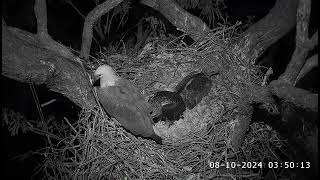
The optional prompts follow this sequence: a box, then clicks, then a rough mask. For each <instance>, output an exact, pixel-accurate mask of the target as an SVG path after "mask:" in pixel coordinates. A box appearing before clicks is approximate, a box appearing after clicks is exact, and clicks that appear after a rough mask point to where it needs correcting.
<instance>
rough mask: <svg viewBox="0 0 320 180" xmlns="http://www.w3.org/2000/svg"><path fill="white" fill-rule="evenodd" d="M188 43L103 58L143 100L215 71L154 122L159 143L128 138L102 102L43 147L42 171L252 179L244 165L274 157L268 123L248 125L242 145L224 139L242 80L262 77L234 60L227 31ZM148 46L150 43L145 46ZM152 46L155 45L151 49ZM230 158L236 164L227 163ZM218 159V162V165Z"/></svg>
mask: <svg viewBox="0 0 320 180" xmlns="http://www.w3.org/2000/svg"><path fill="white" fill-rule="evenodd" d="M213 33H214V34H215V36H214V37H216V38H215V39H213V38H212V37H211V38H208V39H206V40H202V41H201V43H195V44H194V45H192V46H191V47H179V46H178V47H179V48H171V49H169V48H166V47H162V48H157V52H154V51H153V52H152V53H149V52H150V51H149V50H150V49H149V50H148V49H147V50H146V49H144V50H143V51H142V52H141V53H140V54H139V55H138V56H136V58H129V57H127V56H121V55H118V56H112V57H111V56H109V58H107V59H106V58H104V59H103V62H101V61H100V62H99V63H107V64H109V65H110V66H112V67H113V68H114V69H116V71H117V73H118V74H119V75H120V76H122V77H123V78H126V79H129V80H131V81H132V82H133V83H134V84H135V85H136V86H137V87H139V88H140V89H141V90H142V91H141V92H142V94H143V95H144V97H145V98H146V100H147V99H148V98H149V97H150V95H151V94H152V93H154V92H156V91H159V90H173V89H174V87H175V86H176V85H177V83H178V82H179V81H180V80H181V79H182V78H183V77H185V76H186V75H188V74H189V73H190V72H192V71H199V72H200V71H212V70H214V71H217V72H220V74H221V75H219V76H215V77H213V79H212V80H213V84H214V85H213V87H212V89H211V92H210V93H209V95H208V96H207V97H205V98H204V99H203V100H202V101H201V102H200V103H199V104H198V105H197V106H196V107H195V108H194V109H191V110H186V111H185V112H184V114H183V118H181V119H180V120H179V121H177V122H175V123H174V124H173V125H172V126H170V127H168V126H166V125H165V124H163V123H162V122H159V123H157V124H156V129H157V132H156V133H157V134H159V135H160V136H161V137H162V138H163V139H164V145H158V144H156V143H155V142H153V141H152V140H148V139H143V138H141V137H135V136H134V135H132V134H131V133H129V132H127V131H126V130H124V129H123V128H122V127H121V125H120V124H119V123H118V122H117V121H116V120H115V119H112V118H111V119H110V117H107V116H106V115H105V113H104V112H103V110H102V108H101V107H93V108H90V110H86V109H84V110H83V111H82V114H81V117H80V120H79V121H78V122H77V124H75V125H73V131H72V132H71V133H70V134H71V135H70V137H66V138H65V139H64V141H63V142H60V143H59V144H58V145H56V148H52V149H51V150H50V152H49V153H47V158H46V161H45V164H44V165H43V166H42V168H43V170H45V172H46V173H47V175H48V176H49V177H54V178H55V179H188V180H192V179H205V178H206V179H259V178H260V177H262V176H265V174H264V172H263V170H262V169H261V168H259V167H256V168H245V167H244V166H246V163H247V164H248V163H254V162H256V163H260V162H261V163H264V161H265V160H266V159H268V160H274V161H279V160H280V159H279V157H277V156H276V155H275V154H276V153H275V151H279V150H281V149H282V148H283V146H284V143H283V141H281V140H280V139H279V137H278V135H277V133H276V132H275V131H274V130H272V129H271V128H270V127H268V126H267V125H264V124H260V123H253V124H251V125H250V129H249V130H248V134H247V135H246V138H245V140H244V142H243V145H242V148H241V149H240V151H238V152H234V151H233V150H232V148H231V145H230V135H231V133H230V131H231V129H232V128H231V127H232V126H233V121H235V119H234V115H233V114H234V113H233V110H234V108H235V107H236V106H237V105H238V104H239V103H241V88H242V86H243V85H242V84H250V83H251V84H252V83H261V82H262V75H261V73H260V72H259V71H258V70H257V69H256V68H255V67H253V66H251V65H247V64H245V63H244V62H240V61H239V60H238V59H235V58H234V56H233V54H232V52H231V51H229V50H228V46H227V45H226V44H227V43H230V42H227V43H226V41H231V40H230V39H226V37H227V36H226V34H228V33H227V32H224V31H222V30H219V31H216V32H213ZM149 47H150V46H149ZM152 50H154V49H152ZM232 163H233V164H234V163H237V164H239V165H240V166H232ZM224 165H225V166H224Z"/></svg>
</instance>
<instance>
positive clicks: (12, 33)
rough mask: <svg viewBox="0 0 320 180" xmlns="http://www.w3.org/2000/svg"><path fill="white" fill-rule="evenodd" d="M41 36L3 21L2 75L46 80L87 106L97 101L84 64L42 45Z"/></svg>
mask: <svg viewBox="0 0 320 180" xmlns="http://www.w3.org/2000/svg"><path fill="white" fill-rule="evenodd" d="M41 45H42V43H41V41H39V39H38V36H37V35H34V34H31V33H28V32H26V31H23V30H19V29H16V28H10V27H7V26H6V25H5V23H2V75H4V76H6V77H9V78H12V79H14V80H17V81H20V82H33V83H35V84H45V85H47V87H48V88H49V89H50V90H52V91H55V92H58V93H61V94H63V95H65V96H66V97H67V98H69V99H70V100H71V101H73V102H74V103H75V104H77V105H79V106H80V107H83V108H90V107H93V105H95V103H96V102H95V100H94V97H93V95H92V92H91V89H90V87H91V86H90V83H89V81H88V77H87V74H86V73H84V71H83V69H82V67H81V65H79V63H76V62H74V61H70V60H69V59H66V58H65V57H62V56H58V55H57V54H56V53H55V52H52V51H49V50H47V48H44V47H42V46H41Z"/></svg>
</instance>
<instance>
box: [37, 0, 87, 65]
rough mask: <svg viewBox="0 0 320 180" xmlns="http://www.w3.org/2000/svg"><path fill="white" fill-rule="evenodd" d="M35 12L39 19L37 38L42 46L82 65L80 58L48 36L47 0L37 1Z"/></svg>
mask: <svg viewBox="0 0 320 180" xmlns="http://www.w3.org/2000/svg"><path fill="white" fill-rule="evenodd" d="M34 12H35V15H36V19H37V38H38V41H39V43H40V44H41V46H42V47H44V48H46V49H48V50H50V51H53V52H55V53H56V54H57V55H59V56H62V57H64V58H66V59H69V60H72V61H74V62H77V63H79V64H82V62H81V60H80V58H78V57H77V56H75V55H74V54H72V52H71V51H70V50H69V49H68V48H67V47H65V46H64V45H63V44H60V43H58V42H56V41H55V40H53V39H52V38H51V36H50V35H49V34H48V29H47V6H46V1H45V0H36V1H35V5H34Z"/></svg>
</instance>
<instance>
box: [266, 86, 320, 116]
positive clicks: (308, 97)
mask: <svg viewBox="0 0 320 180" xmlns="http://www.w3.org/2000/svg"><path fill="white" fill-rule="evenodd" d="M269 88H270V91H271V92H272V94H274V95H276V96H278V97H280V98H282V99H285V100H286V101H288V102H291V103H293V104H294V105H296V106H298V107H300V108H303V109H309V110H311V111H315V112H317V111H318V94H313V93H310V92H308V91H306V90H304V89H300V88H296V87H293V86H292V85H290V84H287V83H284V82H283V81H281V80H275V81H272V82H271V83H270V86H269Z"/></svg>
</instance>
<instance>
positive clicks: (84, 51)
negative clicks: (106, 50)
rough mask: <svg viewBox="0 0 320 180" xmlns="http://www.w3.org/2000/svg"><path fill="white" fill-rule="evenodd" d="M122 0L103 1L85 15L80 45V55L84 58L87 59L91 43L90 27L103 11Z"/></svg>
mask: <svg viewBox="0 0 320 180" xmlns="http://www.w3.org/2000/svg"><path fill="white" fill-rule="evenodd" d="M122 1H123V0H111V1H105V2H103V3H102V4H100V5H98V6H96V7H95V8H94V9H93V10H92V11H91V12H90V13H89V14H88V16H87V17H86V19H85V22H84V26H83V32H82V45H81V57H82V58H84V59H85V60H88V59H89V54H90V49H91V43H92V36H93V35H92V28H93V26H94V23H95V22H96V21H97V20H98V19H99V18H100V17H101V16H102V15H104V14H105V13H107V12H108V11H110V10H111V9H112V8H114V7H115V6H117V5H118V4H120V3H121V2H122Z"/></svg>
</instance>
